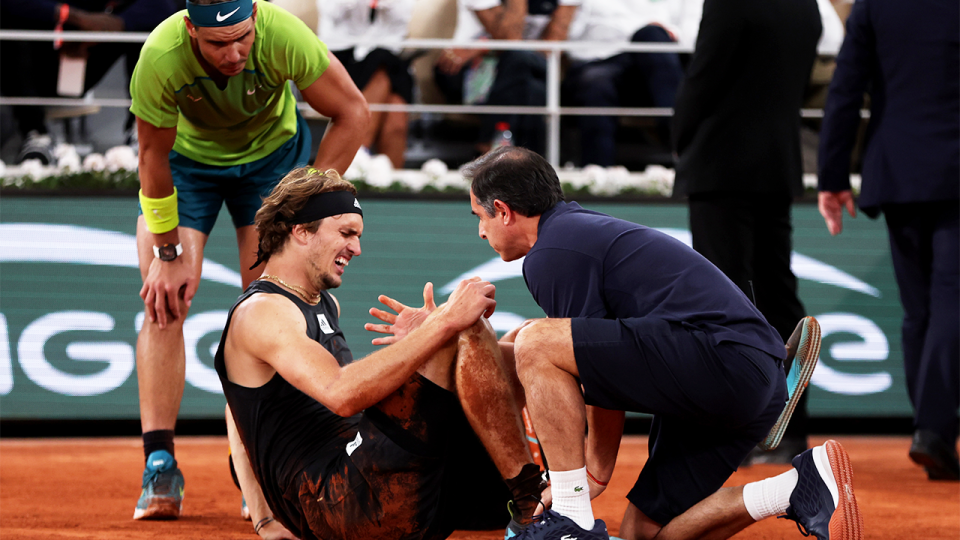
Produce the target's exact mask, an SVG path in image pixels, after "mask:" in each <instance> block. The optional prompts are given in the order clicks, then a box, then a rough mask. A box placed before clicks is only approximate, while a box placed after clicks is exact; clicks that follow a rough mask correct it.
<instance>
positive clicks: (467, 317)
mask: <svg viewBox="0 0 960 540" xmlns="http://www.w3.org/2000/svg"><path fill="white" fill-rule="evenodd" d="M496 294H497V288H496V287H495V286H494V285H493V283H490V282H489V281H483V280H481V279H480V278H478V277H472V278H470V279H465V280H463V281H461V282H460V284H459V285H457V288H456V290H454V291H453V294H451V295H450V298H448V299H447V301H446V302H444V304H443V306H441V308H442V310H443V312H444V313H443V315H444V316H445V318H446V319H447V321H448V322H449V323H450V324H451V325H452V326H453V328H454V330H456V331H457V332H460V331H461V330H466V329H467V328H469V327H470V326H472V325H473V323H475V322H477V319H479V318H480V317H489V316H491V315H493V311H494V310H495V309H496V308H497V301H496V299H495V297H496Z"/></svg>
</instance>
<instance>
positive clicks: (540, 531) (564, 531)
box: [513, 510, 610, 540]
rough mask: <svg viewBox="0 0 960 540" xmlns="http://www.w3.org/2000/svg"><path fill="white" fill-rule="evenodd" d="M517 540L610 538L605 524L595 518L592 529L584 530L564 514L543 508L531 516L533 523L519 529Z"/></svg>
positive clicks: (604, 539) (599, 539)
mask: <svg viewBox="0 0 960 540" xmlns="http://www.w3.org/2000/svg"><path fill="white" fill-rule="evenodd" d="M513 538H516V539H517V540H610V535H609V534H607V524H606V523H604V522H603V520H602V519H598V520H596V522H595V523H594V524H593V530H590V531H586V530H584V529H581V528H580V526H579V525H577V524H576V523H574V521H573V520H572V519H570V518H568V517H566V516H561V515H560V514H558V513H556V512H554V511H553V510H545V511H544V512H543V513H542V514H540V515H539V516H533V523H531V524H530V525H529V526H528V527H527V528H526V529H523V530H521V531H519V534H518V535H517V536H514V537H513Z"/></svg>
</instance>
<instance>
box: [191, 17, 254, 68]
mask: <svg viewBox="0 0 960 540" xmlns="http://www.w3.org/2000/svg"><path fill="white" fill-rule="evenodd" d="M256 20H257V5H256V4H254V5H253V16H251V17H250V18H249V19H247V20H245V21H241V22H238V23H237V24H232V25H230V26H220V27H201V26H194V25H193V23H191V22H190V19H189V18H186V21H187V32H189V33H190V37H192V38H193V39H194V40H196V43H197V48H198V49H199V50H200V56H202V57H203V59H204V60H206V62H207V63H208V64H210V65H211V66H212V67H213V68H214V69H216V70H217V71H219V72H220V73H222V74H223V75H225V76H227V77H232V76H234V75H239V74H240V73H242V72H243V68H244V67H245V66H246V65H247V57H249V56H250V49H251V48H252V47H253V40H254V37H255V36H256Z"/></svg>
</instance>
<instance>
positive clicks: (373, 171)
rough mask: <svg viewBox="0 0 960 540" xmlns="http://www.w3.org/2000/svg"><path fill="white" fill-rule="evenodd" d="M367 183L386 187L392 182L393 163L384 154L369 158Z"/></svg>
mask: <svg viewBox="0 0 960 540" xmlns="http://www.w3.org/2000/svg"><path fill="white" fill-rule="evenodd" d="M366 180H367V183H368V184H370V185H371V186H376V187H387V186H389V185H390V184H391V183H392V182H393V163H392V162H391V161H390V158H388V157H387V156H385V155H384V154H378V155H376V156H374V157H372V158H371V159H370V163H369V164H368V165H367V178H366Z"/></svg>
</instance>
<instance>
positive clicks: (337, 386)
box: [226, 278, 496, 416]
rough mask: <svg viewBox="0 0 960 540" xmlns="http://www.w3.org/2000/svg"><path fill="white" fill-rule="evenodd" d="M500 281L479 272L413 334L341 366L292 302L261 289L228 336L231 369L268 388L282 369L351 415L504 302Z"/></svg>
mask: <svg viewBox="0 0 960 540" xmlns="http://www.w3.org/2000/svg"><path fill="white" fill-rule="evenodd" d="M495 290H496V289H495V287H494V286H493V285H492V284H490V283H488V282H485V281H480V279H479V278H473V279H470V280H465V281H463V282H461V284H460V286H458V287H457V290H456V291H454V293H453V294H452V295H451V296H450V299H449V300H448V301H447V302H446V303H445V304H444V305H443V306H440V307H438V308H437V309H436V310H435V311H434V312H433V313H431V314H430V316H429V317H427V319H426V320H425V321H424V322H423V324H422V325H420V327H418V328H416V329H415V330H413V331H411V332H410V334H408V336H407V337H408V338H407V339H403V340H400V341H399V342H397V343H395V344H393V345H390V346H389V347H386V348H384V349H381V350H379V351H376V352H374V353H373V354H371V355H369V356H367V357H366V358H363V359H362V360H358V361H356V362H353V363H352V364H349V365H347V366H345V367H340V365H339V364H338V363H337V361H336V359H335V358H334V357H333V356H332V355H331V354H330V353H329V352H328V351H327V350H326V349H324V348H323V347H322V346H320V344H319V343H317V342H315V341H313V340H311V339H310V338H308V337H307V336H306V322H305V321H304V319H303V315H302V313H301V312H300V310H299V309H297V308H296V306H294V305H293V304H292V303H291V302H289V301H288V300H286V299H284V298H280V297H276V296H275V295H256V296H254V297H253V298H250V299H249V300H247V301H246V302H244V303H243V304H241V305H240V306H239V307H238V308H237V309H236V311H234V316H233V322H232V325H231V326H232V328H231V330H232V331H231V332H230V334H229V336H228V339H227V349H226V356H227V358H228V361H227V375H228V377H229V378H230V380H231V381H233V382H235V383H237V384H240V385H244V386H260V385H262V384H264V383H265V382H266V381H268V380H269V378H270V377H271V376H272V372H273V371H274V370H275V371H276V372H278V373H280V376H282V377H283V378H284V379H285V380H286V381H287V382H289V383H290V384H292V385H293V386H294V387H296V388H297V389H299V390H300V391H302V392H304V393H305V394H307V395H309V396H310V397H312V398H314V399H316V400H317V401H319V402H320V403H322V404H323V405H324V406H326V407H327V408H328V409H330V410H331V411H333V412H334V413H335V414H338V415H340V416H351V415H353V414H356V413H357V412H359V411H362V410H363V409H366V408H368V407H370V406H372V405H374V404H376V403H377V402H379V401H381V400H383V399H384V398H385V397H387V396H388V395H389V394H390V393H391V392H393V391H395V390H396V389H397V388H399V387H400V385H402V384H403V383H404V382H405V381H406V380H407V379H409V378H410V376H412V375H413V373H414V372H415V371H416V370H417V369H419V368H420V366H421V365H423V363H424V362H426V361H427V360H428V359H429V358H430V357H431V356H432V355H433V354H434V353H435V352H436V351H437V350H439V349H440V348H441V347H442V346H443V345H444V344H445V343H446V342H447V341H449V340H450V339H451V338H453V337H454V336H455V335H456V334H457V332H459V331H461V330H464V329H466V328H468V327H470V326H471V325H472V324H473V323H475V322H476V321H477V320H478V319H479V318H480V317H481V316H483V315H488V316H489V315H490V314H491V313H492V312H493V309H494V307H495V305H496V301H495V300H494V299H493V296H494V292H495Z"/></svg>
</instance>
